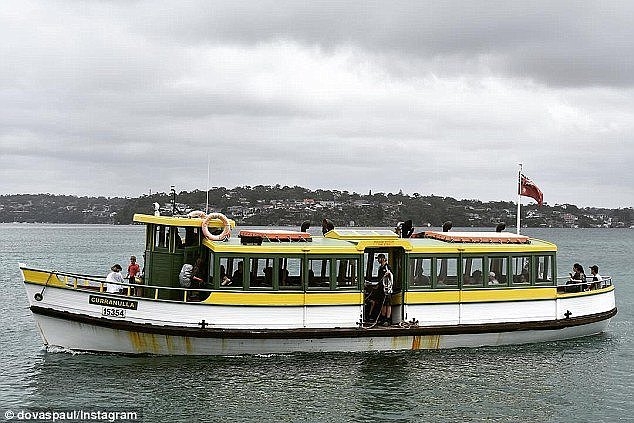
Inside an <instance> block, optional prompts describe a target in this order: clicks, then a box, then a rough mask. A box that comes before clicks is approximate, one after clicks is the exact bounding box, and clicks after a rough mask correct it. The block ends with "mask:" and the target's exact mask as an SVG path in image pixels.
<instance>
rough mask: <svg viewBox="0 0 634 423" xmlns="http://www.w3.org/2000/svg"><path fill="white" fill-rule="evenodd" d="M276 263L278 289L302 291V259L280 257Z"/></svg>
mask: <svg viewBox="0 0 634 423" xmlns="http://www.w3.org/2000/svg"><path fill="white" fill-rule="evenodd" d="M278 261H279V264H278V266H279V269H280V270H279V279H278V281H279V287H280V289H302V259H301V258H297V257H281V258H278Z"/></svg>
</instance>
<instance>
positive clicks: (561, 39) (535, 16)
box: [140, 1, 634, 86]
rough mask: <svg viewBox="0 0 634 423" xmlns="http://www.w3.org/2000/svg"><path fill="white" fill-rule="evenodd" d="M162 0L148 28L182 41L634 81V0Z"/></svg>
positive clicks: (565, 82) (554, 78)
mask: <svg viewBox="0 0 634 423" xmlns="http://www.w3.org/2000/svg"><path fill="white" fill-rule="evenodd" d="M154 5H155V2H150V3H149V5H148V4H145V5H143V6H142V8H144V9H146V10H145V11H146V12H147V14H148V15H149V16H150V17H152V18H153V19H155V20H154V22H155V23H156V26H152V27H150V26H147V25H146V26H141V28H140V30H141V31H144V34H145V35H146V36H152V37H161V36H163V35H162V34H169V36H175V37H177V38H176V39H180V40H182V42H184V43H201V44H216V43H239V44H249V45H253V44H258V43H262V42H268V41H271V40H279V39H290V40H295V41H299V42H301V43H305V44H307V45H319V46H322V47H323V48H326V49H335V48H338V47H340V46H342V45H352V46H357V47H359V48H362V49H365V50H367V51H368V52H370V53H373V54H379V55H386V56H387V57H388V59H389V58H390V57H395V56H396V57H398V59H396V60H397V61H398V60H406V61H407V62H408V63H409V66H408V67H407V68H406V69H404V68H403V67H400V68H398V67H397V68H395V69H393V70H394V71H396V72H398V71H399V70H400V71H401V72H403V71H408V73H416V72H419V71H420V68H419V67H417V66H416V64H417V63H418V62H419V61H421V60H422V61H424V62H429V61H434V60H435V61H436V65H435V67H432V69H431V70H436V71H443V72H445V73H446V72H447V71H453V72H456V73H460V72H461V71H463V70H464V69H461V68H460V67H459V64H460V63H464V62H465V61H472V62H480V63H482V64H484V65H485V67H487V68H489V70H490V71H491V72H493V73H498V74H508V75H512V76H515V77H521V78H527V79H534V80H536V81H540V82H544V83H546V84H549V85H557V86H588V85H590V86H594V85H599V86H621V85H632V83H633V82H634V64H633V62H632V61H631V60H630V58H631V57H632V55H633V53H634V44H633V43H632V42H631V40H632V39H634V26H632V25H631V22H632V21H634V4H632V3H631V2H614V1H612V2H573V1H568V2H549V1H541V2H540V1H530V2H527V1H526V2H507V1H493V2H465V1H444V2H418V1H410V2H404V1H396V2H389V3H382V2H339V1H323V2H296V1H289V2H279V1H274V2H267V1H264V2H256V3H252V2H231V3H218V2H202V3H198V4H196V5H195V6H194V7H192V8H187V9H183V10H170V12H173V13H166V10H165V8H161V7H155V6H154ZM149 9H151V10H149ZM172 41H174V39H172ZM456 58H458V60H456ZM454 65H458V66H457V67H456V66H454Z"/></svg>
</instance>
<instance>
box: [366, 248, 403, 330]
mask: <svg viewBox="0 0 634 423" xmlns="http://www.w3.org/2000/svg"><path fill="white" fill-rule="evenodd" d="M383 256H384V257H385V259H386V260H387V265H388V266H389V268H390V269H391V271H392V274H393V284H392V294H391V295H387V296H386V295H385V293H384V287H383V283H382V282H381V276H382V274H383V272H382V271H381V272H380V267H381V263H380V261H379V259H380V258H382V257H383ZM405 257H406V255H405V249H404V248H403V247H369V248H366V249H365V250H364V266H365V267H364V268H365V273H364V280H365V285H364V307H363V321H364V322H367V323H377V324H378V323H383V320H388V322H389V321H390V320H391V322H392V324H398V323H399V322H401V321H402V320H403V317H404V307H403V287H404V286H405ZM379 273H381V274H379ZM389 306H391V310H389V308H390V307H389Z"/></svg>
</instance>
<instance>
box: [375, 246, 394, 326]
mask: <svg viewBox="0 0 634 423" xmlns="http://www.w3.org/2000/svg"><path fill="white" fill-rule="evenodd" d="M377 260H378V262H379V264H380V266H379V270H378V277H379V287H378V289H380V287H381V286H382V287H383V292H384V294H385V297H384V299H383V306H382V307H381V317H380V319H381V320H382V324H383V325H384V326H391V325H392V291H393V285H394V276H393V274H392V269H390V265H389V264H387V259H386V258H385V254H383V253H381V254H379V255H378V257H377Z"/></svg>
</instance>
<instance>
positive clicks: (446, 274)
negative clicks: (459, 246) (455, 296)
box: [436, 257, 458, 288]
mask: <svg viewBox="0 0 634 423" xmlns="http://www.w3.org/2000/svg"><path fill="white" fill-rule="evenodd" d="M436 269H437V274H436V276H437V278H436V286H437V287H438V288H447V287H449V288H451V287H456V286H458V258H453V257H448V258H438V259H436Z"/></svg>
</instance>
